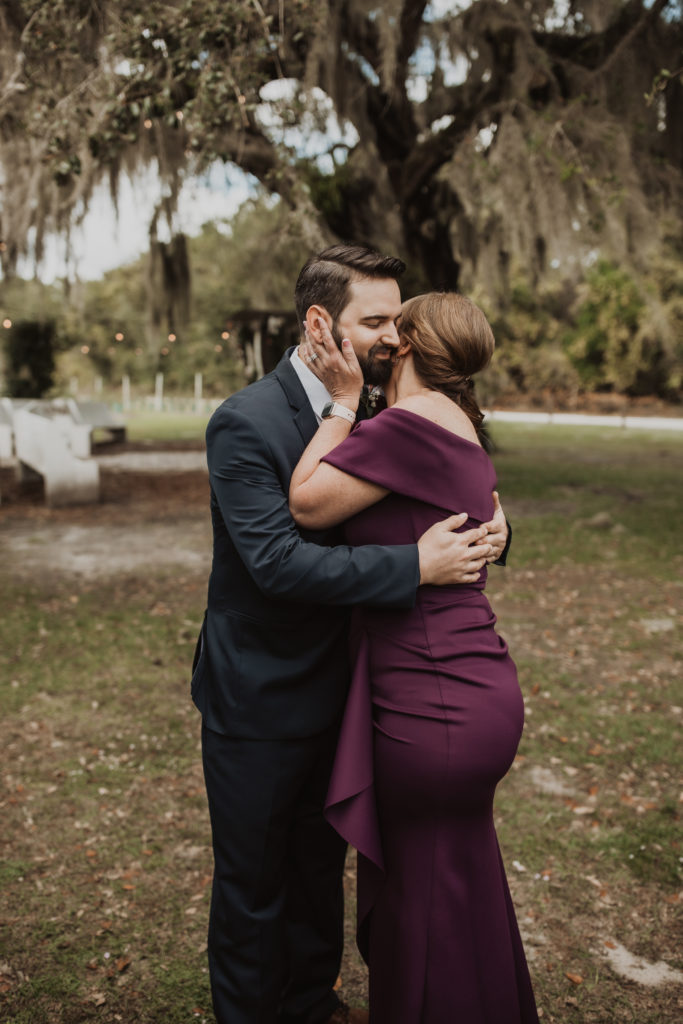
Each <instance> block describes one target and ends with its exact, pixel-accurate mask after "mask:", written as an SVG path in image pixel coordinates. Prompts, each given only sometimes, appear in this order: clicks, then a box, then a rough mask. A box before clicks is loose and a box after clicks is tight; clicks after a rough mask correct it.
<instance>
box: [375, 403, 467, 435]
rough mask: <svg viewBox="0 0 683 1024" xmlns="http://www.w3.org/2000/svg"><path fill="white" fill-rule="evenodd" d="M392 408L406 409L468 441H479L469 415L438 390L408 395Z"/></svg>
mask: <svg viewBox="0 0 683 1024" xmlns="http://www.w3.org/2000/svg"><path fill="white" fill-rule="evenodd" d="M391 408H392V409H405V410H406V411H407V412H412V413H414V414H415V415H416V416H424V418H425V419H428V420H431V421H432V422H433V423H436V424H438V426H440V427H444V429H445V430H450V431H451V433H453V434H457V435H458V436H459V437H464V438H465V440H466V441H475V442H478V438H477V432H476V431H475V429H474V426H473V425H472V421H471V420H470V418H469V416H467V414H466V413H464V412H463V411H462V409H461V408H460V407H459V406H457V405H456V404H455V402H453V401H452V400H451V399H450V398H447V397H446V395H442V394H439V393H438V392H430V393H428V394H417V395H406V396H405V397H404V398H401V399H399V401H398V402H395V403H394V405H392V406H391Z"/></svg>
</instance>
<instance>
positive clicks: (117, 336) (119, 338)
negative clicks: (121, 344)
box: [114, 331, 123, 341]
mask: <svg viewBox="0 0 683 1024" xmlns="http://www.w3.org/2000/svg"><path fill="white" fill-rule="evenodd" d="M114 338H115V339H116V341H123V335H122V334H121V331H119V332H118V334H115V335H114Z"/></svg>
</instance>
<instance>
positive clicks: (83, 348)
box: [81, 345, 90, 356]
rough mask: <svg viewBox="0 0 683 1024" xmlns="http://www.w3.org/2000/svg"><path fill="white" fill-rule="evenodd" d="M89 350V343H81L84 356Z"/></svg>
mask: <svg viewBox="0 0 683 1024" xmlns="http://www.w3.org/2000/svg"><path fill="white" fill-rule="evenodd" d="M89 351H90V346H89V345H81V352H82V353H83V355H84V356H87V354H88V352H89Z"/></svg>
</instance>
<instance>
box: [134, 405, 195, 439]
mask: <svg viewBox="0 0 683 1024" xmlns="http://www.w3.org/2000/svg"><path fill="white" fill-rule="evenodd" d="M210 415H211V414H210V413H176V412H149V411H135V412H130V413H126V415H125V420H126V425H127V428H128V438H129V440H131V441H203V440H204V434H205V432H206V424H207V423H208V422H209V419H210Z"/></svg>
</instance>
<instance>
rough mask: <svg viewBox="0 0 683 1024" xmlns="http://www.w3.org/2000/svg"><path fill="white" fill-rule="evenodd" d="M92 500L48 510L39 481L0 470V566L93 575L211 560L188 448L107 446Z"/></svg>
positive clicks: (203, 485)
mask: <svg viewBox="0 0 683 1024" xmlns="http://www.w3.org/2000/svg"><path fill="white" fill-rule="evenodd" d="M98 461H99V464H100V483H101V497H100V502H99V503H98V504H96V505H76V506H71V507H64V508H48V507H47V506H46V505H45V503H44V499H43V491H42V483H41V482H39V481H36V482H31V483H29V484H19V483H18V482H17V480H16V478H15V473H14V470H13V469H12V468H4V469H2V470H0V494H1V495H2V505H0V536H1V541H0V544H1V548H2V553H3V563H4V568H5V571H7V572H9V573H11V574H12V575H13V576H15V577H16V578H20V579H25V578H36V577H37V576H40V575H44V574H47V575H50V574H54V573H56V574H59V575H66V576H78V577H81V578H84V579H95V578H102V577H106V576H112V575H116V574H119V573H136V572H141V571H144V570H145V569H154V568H157V569H168V568H172V567H174V566H179V567H183V568H186V569H191V570H192V569H196V570H197V571H201V570H206V572H207V573H208V570H209V567H210V562H211V523H210V517H209V483H208V475H207V472H206V467H205V455H204V452H203V449H202V448H200V447H198V446H196V445H194V446H193V447H189V446H178V445H173V446H164V447H162V448H158V449H155V450H150V449H149V447H148V446H146V445H131V446H125V447H124V446H121V445H119V446H115V447H114V446H112V447H110V448H109V449H107V452H106V454H103V455H102V456H101V457H99V459H98Z"/></svg>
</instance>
